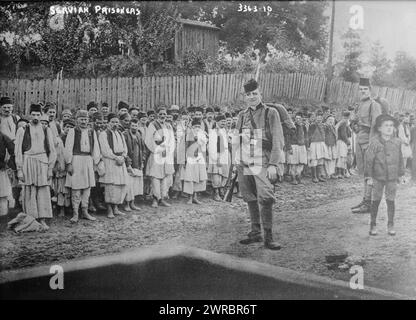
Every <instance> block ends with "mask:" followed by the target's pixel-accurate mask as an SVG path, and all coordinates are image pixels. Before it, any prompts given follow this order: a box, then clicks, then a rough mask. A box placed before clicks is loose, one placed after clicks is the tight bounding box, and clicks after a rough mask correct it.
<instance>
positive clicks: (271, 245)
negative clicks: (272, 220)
mask: <svg viewBox="0 0 416 320" xmlns="http://www.w3.org/2000/svg"><path fill="white" fill-rule="evenodd" d="M264 247H265V248H267V249H270V250H280V249H281V248H282V246H281V245H280V244H279V243H277V242H275V241H273V233H272V229H264Z"/></svg>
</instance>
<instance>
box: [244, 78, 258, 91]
mask: <svg viewBox="0 0 416 320" xmlns="http://www.w3.org/2000/svg"><path fill="white" fill-rule="evenodd" d="M258 87H259V84H258V83H257V81H256V80H254V79H250V80H248V81H247V82H246V83H245V84H244V91H245V92H250V91H254V90H256V89H257V88H258Z"/></svg>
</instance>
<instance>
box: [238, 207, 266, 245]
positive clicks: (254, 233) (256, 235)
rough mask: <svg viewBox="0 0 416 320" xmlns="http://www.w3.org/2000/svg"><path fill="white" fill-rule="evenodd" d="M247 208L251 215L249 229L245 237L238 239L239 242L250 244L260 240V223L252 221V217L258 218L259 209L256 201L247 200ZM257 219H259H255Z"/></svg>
mask: <svg viewBox="0 0 416 320" xmlns="http://www.w3.org/2000/svg"><path fill="white" fill-rule="evenodd" d="M247 205H248V210H249V212H250V217H251V221H252V222H251V231H250V232H249V233H248V235H247V238H246V239H243V240H241V241H240V243H241V244H251V243H255V242H262V241H263V237H262V236H261V228H260V223H257V222H253V217H256V219H260V210H259V205H258V203H257V201H249V202H247ZM256 221H259V220H256Z"/></svg>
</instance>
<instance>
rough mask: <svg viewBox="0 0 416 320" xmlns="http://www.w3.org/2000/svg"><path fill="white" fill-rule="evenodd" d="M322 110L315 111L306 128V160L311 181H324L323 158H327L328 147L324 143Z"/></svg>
mask: <svg viewBox="0 0 416 320" xmlns="http://www.w3.org/2000/svg"><path fill="white" fill-rule="evenodd" d="M322 118H323V112H322V111H317V113H316V118H315V120H313V119H314V116H312V117H311V124H310V125H309V129H308V161H309V167H310V168H311V171H312V182H314V183H317V182H318V181H321V182H325V181H326V180H325V178H324V177H323V175H324V160H325V158H328V148H327V146H326V144H325V127H324V124H323V123H322Z"/></svg>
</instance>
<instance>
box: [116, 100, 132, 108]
mask: <svg viewBox="0 0 416 320" xmlns="http://www.w3.org/2000/svg"><path fill="white" fill-rule="evenodd" d="M117 107H118V110H120V109H127V110H128V109H129V105H128V104H127V103H125V102H124V101H120V102H119V103H118V106H117Z"/></svg>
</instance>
